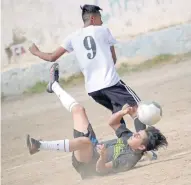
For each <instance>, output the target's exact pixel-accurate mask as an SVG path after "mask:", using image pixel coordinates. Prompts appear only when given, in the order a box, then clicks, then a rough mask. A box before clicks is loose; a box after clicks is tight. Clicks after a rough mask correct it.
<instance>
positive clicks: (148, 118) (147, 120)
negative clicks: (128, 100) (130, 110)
mask: <svg viewBox="0 0 191 185" xmlns="http://www.w3.org/2000/svg"><path fill="white" fill-rule="evenodd" d="M137 117H138V119H139V120H140V121H141V122H142V123H143V124H145V125H148V126H152V125H155V124H156V123H157V122H159V121H160V120H161V118H162V108H161V106H160V105H159V104H158V103H156V102H154V101H153V102H150V103H140V104H139V105H138V109H137Z"/></svg>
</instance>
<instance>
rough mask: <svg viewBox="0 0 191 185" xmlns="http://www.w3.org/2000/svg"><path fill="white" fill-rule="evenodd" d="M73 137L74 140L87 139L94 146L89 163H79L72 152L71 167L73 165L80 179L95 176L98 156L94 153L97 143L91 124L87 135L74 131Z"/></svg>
mask: <svg viewBox="0 0 191 185" xmlns="http://www.w3.org/2000/svg"><path fill="white" fill-rule="evenodd" d="M73 135H74V138H78V137H88V138H89V139H90V140H91V142H92V144H93V146H94V147H93V156H92V160H91V161H90V162H89V163H83V162H79V161H78V160H77V159H76V157H75V155H74V152H73V153H72V165H73V167H74V168H75V169H76V171H77V172H78V173H79V174H80V175H81V178H82V179H85V178H87V177H90V176H94V175H96V174H97V173H96V162H97V160H98V158H99V154H98V153H97V151H96V144H97V143H98V141H97V138H96V135H95V133H94V130H93V128H92V126H91V124H89V125H88V133H87V134H84V133H83V132H79V131H77V130H75V129H74V133H73Z"/></svg>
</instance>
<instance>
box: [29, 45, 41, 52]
mask: <svg viewBox="0 0 191 185" xmlns="http://www.w3.org/2000/svg"><path fill="white" fill-rule="evenodd" d="M29 51H30V52H31V53H32V54H33V55H37V53H38V52H39V49H38V47H37V46H36V45H35V44H34V43H33V44H32V46H31V47H30V48H29Z"/></svg>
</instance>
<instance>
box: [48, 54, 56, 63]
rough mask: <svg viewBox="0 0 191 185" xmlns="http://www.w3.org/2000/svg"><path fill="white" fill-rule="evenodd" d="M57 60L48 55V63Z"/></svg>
mask: <svg viewBox="0 0 191 185" xmlns="http://www.w3.org/2000/svg"><path fill="white" fill-rule="evenodd" d="M56 59H57V58H55V57H54V56H53V55H50V57H49V62H55V61H56Z"/></svg>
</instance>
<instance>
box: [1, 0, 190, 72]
mask: <svg viewBox="0 0 191 185" xmlns="http://www.w3.org/2000/svg"><path fill="white" fill-rule="evenodd" d="M85 3H89V4H98V5H100V6H101V7H102V8H103V10H104V11H103V13H102V15H103V20H104V23H105V24H107V26H108V27H109V28H111V30H112V32H113V34H114V36H116V37H117V38H118V39H120V40H126V39H129V37H130V36H133V35H137V34H139V33H145V32H147V31H148V30H153V29H158V28H162V27H168V26H169V25H174V24H179V23H184V22H187V21H189V20H191V11H190V7H191V1H190V0H80V1H79V0H70V1H67V0H54V1H53V0H38V1H35V0H2V7H1V10H2V18H3V22H2V49H1V52H2V54H3V55H2V60H1V65H2V70H3V71H5V70H9V69H11V68H15V67H26V66H30V65H31V64H35V63H39V60H38V59H37V58H36V57H33V56H32V55H30V54H29V53H28V52H27V50H28V46H29V44H30V42H31V41H35V42H36V43H37V44H38V45H39V47H40V48H41V49H42V50H44V51H51V50H53V49H55V47H57V46H59V44H61V42H62V41H63V39H64V38H65V37H66V35H68V34H69V33H71V32H72V31H74V30H75V29H77V28H79V27H81V26H82V21H81V10H80V8H79V6H80V5H83V4H85ZM13 33H14V37H13ZM17 44H21V47H23V48H24V50H25V51H26V52H20V53H19V51H22V50H21V48H20V45H17ZM11 46H13V47H12V48H16V49H13V50H10V51H11V52H12V57H11V58H10V59H9V58H8V57H7V54H6V53H5V48H8V49H10V48H11Z"/></svg>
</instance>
